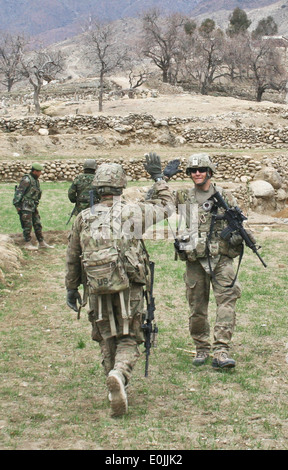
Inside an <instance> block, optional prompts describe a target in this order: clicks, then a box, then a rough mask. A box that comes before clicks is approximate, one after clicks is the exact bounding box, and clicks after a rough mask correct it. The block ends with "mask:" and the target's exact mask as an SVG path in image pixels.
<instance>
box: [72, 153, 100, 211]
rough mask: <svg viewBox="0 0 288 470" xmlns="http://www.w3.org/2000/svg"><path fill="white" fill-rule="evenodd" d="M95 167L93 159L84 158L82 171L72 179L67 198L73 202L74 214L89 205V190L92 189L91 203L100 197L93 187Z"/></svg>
mask: <svg viewBox="0 0 288 470" xmlns="http://www.w3.org/2000/svg"><path fill="white" fill-rule="evenodd" d="M95 168H96V162H95V160H86V161H85V162H84V173H82V174H81V175H78V176H77V177H76V178H75V179H74V181H73V183H72V184H71V186H70V188H69V190H68V198H69V200H70V201H71V202H72V203H74V204H75V208H74V212H73V214H74V215H77V214H79V212H81V211H82V210H84V209H87V208H88V207H89V206H90V191H93V204H96V203H97V202H98V201H99V199H100V198H99V194H98V192H97V190H96V188H94V187H93V180H94V176H95Z"/></svg>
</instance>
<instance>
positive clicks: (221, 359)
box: [212, 351, 236, 369]
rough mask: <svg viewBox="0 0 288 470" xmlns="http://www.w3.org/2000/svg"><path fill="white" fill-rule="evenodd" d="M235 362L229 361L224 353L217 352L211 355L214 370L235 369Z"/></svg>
mask: <svg viewBox="0 0 288 470" xmlns="http://www.w3.org/2000/svg"><path fill="white" fill-rule="evenodd" d="M235 365H236V362H235V361H234V359H231V358H230V357H229V356H228V354H227V352H226V351H217V352H215V353H214V355H213V361H212V367H214V368H215V369H231V368H233V367H235Z"/></svg>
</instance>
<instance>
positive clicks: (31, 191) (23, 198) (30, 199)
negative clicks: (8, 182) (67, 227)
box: [13, 173, 42, 212]
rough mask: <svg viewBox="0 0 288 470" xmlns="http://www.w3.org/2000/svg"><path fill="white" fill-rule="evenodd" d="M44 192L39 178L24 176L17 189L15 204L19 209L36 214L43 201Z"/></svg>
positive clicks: (29, 175) (30, 175)
mask: <svg viewBox="0 0 288 470" xmlns="http://www.w3.org/2000/svg"><path fill="white" fill-rule="evenodd" d="M41 194H42V191H41V189H40V183H39V180H38V179H37V178H34V176H33V175H32V174H31V173H30V174H27V175H24V176H23V178H22V179H21V181H20V183H19V185H18V186H16V188H15V194H14V198H13V204H14V206H15V207H16V208H17V209H20V210H23V211H29V212H34V211H35V210H36V209H37V206H38V204H39V201H40V199H41Z"/></svg>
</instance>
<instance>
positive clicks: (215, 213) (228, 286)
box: [206, 206, 244, 288]
mask: <svg viewBox="0 0 288 470" xmlns="http://www.w3.org/2000/svg"><path fill="white" fill-rule="evenodd" d="M217 211H218V207H217V206H214V209H212V211H211V212H212V219H211V225H210V231H209V235H208V237H207V240H206V251H207V259H208V266H209V271H210V275H211V277H212V279H213V281H214V282H216V283H217V284H218V285H219V286H221V287H225V288H231V287H233V286H234V284H235V282H236V279H237V277H238V273H239V269H240V264H241V261H242V258H243V254H244V245H243V243H242V246H241V253H240V255H239V262H238V267H237V271H236V274H235V277H234V279H233V281H232V282H231V284H228V285H225V286H223V285H222V284H220V282H218V281H217V279H216V277H215V273H214V271H213V269H212V266H211V261H210V250H209V242H210V241H211V238H212V232H213V228H214V224H215V220H216V216H217Z"/></svg>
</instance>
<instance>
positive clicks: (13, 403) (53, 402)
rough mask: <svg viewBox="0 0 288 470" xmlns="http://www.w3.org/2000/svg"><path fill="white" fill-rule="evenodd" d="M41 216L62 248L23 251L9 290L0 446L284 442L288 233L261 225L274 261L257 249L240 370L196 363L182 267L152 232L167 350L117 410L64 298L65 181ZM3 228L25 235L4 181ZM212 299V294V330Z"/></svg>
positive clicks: (246, 290) (83, 322) (272, 446)
mask: <svg viewBox="0 0 288 470" xmlns="http://www.w3.org/2000/svg"><path fill="white" fill-rule="evenodd" d="M41 186H42V189H43V197H42V200H41V203H40V207H39V210H40V214H41V217H42V221H43V226H44V232H45V230H47V231H50V232H51V233H50V237H51V241H52V242H55V241H56V243H55V249H54V250H49V251H43V252H41V253H40V252H39V253H37V252H35V253H33V252H32V253H28V254H27V253H25V255H24V259H23V262H22V265H21V269H20V271H19V272H14V273H11V274H9V273H8V274H7V281H8V283H7V285H6V286H4V287H2V289H1V290H0V296H1V297H0V305H1V310H0V324H1V333H0V334H1V336H0V337H1V352H0V355H1V362H0V370H1V387H0V397H1V408H2V413H1V417H0V448H1V450H4V449H7V450H13V449H17V450H20V449H28V450H29V449H33V450H37V449H38V450H60V449H75V450H78V449H79V450H92V449H94V450H100V449H102V450H108V449H112V450H114V451H116V450H150V451H155V452H156V451H157V450H183V451H184V450H221V449H223V450H287V449H288V424H287V423H288V420H287V418H288V405H287V392H288V363H287V360H288V359H287V357H288V333H287V332H288V315H287V281H288V274H287V273H288V270H287V266H288V263H287V257H286V256H285V247H286V238H287V233H285V231H273V230H272V231H271V232H263V231H262V230H261V231H260V230H256V236H257V240H258V241H259V243H260V244H261V245H262V249H261V255H262V256H263V258H264V260H265V262H266V263H267V265H268V267H267V268H266V269H265V268H264V267H263V266H262V264H261V263H260V261H259V260H258V258H257V257H256V256H255V255H254V254H253V253H252V252H251V251H250V250H248V248H247V249H246V250H245V254H244V259H243V262H242V265H241V269H240V282H241V285H242V297H241V298H240V299H239V301H238V304H237V324H236V329H235V334H234V339H233V345H232V351H231V354H232V357H233V358H234V359H235V360H236V363H237V366H236V368H235V370H230V371H226V372H225V371H220V372H219V371H215V370H213V369H212V367H211V362H210V363H209V364H208V365H206V366H204V367H198V368H195V367H193V365H192V360H193V352H194V350H195V348H194V345H193V344H192V342H191V339H190V337H189V333H188V316H189V314H188V308H187V303H186V299H185V289H184V282H183V273H184V268H185V265H184V263H182V262H181V261H175V260H174V251H173V245H172V243H171V242H170V241H165V240H159V241H153V240H149V241H148V242H147V247H148V249H149V252H150V255H151V258H152V259H153V260H154V261H155V263H156V273H155V298H156V312H155V316H156V318H157V322H158V327H159V337H158V347H157V348H155V349H154V350H153V351H152V353H151V356H150V367H149V376H148V377H147V378H145V377H144V356H142V357H141V358H140V359H139V361H138V363H137V366H136V368H135V371H134V374H133V378H132V381H131V384H130V386H129V389H128V399H129V413H128V414H127V415H126V416H124V417H122V418H118V419H113V418H111V417H110V414H109V403H108V399H107V392H106V386H105V378H104V374H103V371H102V367H101V364H100V355H99V348H98V345H97V344H96V343H94V342H93V341H92V340H91V338H90V324H89V322H88V320H87V315H86V311H85V309H83V310H82V313H81V318H80V320H77V319H76V314H74V313H73V312H72V310H70V309H69V308H68V307H67V306H66V301H65V299H66V292H65V287H64V276H65V251H66V238H65V237H64V236H63V240H62V241H61V240H60V241H59V237H58V238H57V239H56V238H55V240H54V241H53V233H52V232H53V231H57V232H58V231H61V230H63V231H65V230H67V226H66V225H65V223H66V220H67V219H68V216H69V213H70V212H71V210H72V207H71V206H72V205H71V204H70V202H69V201H68V200H67V189H68V183H43V184H42V185H41ZM0 190H1V196H2V207H1V219H0V220H1V228H0V233H16V232H20V227H19V221H18V216H17V214H16V211H15V210H14V208H13V206H12V202H11V201H12V198H13V185H12V184H1V185H0ZM214 311H215V301H214V298H213V294H211V304H210V312H209V315H210V319H211V326H212V328H213V323H214V319H215V316H214Z"/></svg>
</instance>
